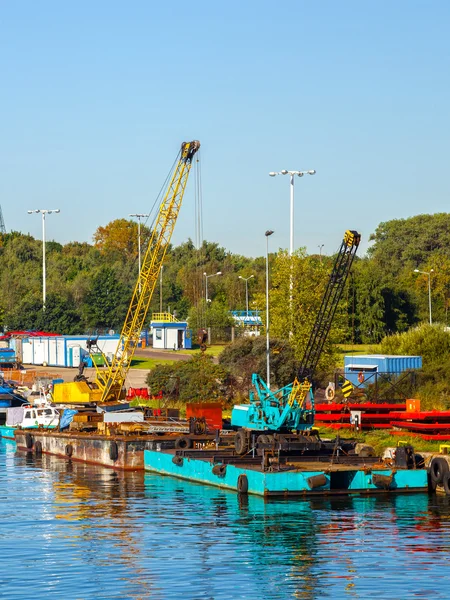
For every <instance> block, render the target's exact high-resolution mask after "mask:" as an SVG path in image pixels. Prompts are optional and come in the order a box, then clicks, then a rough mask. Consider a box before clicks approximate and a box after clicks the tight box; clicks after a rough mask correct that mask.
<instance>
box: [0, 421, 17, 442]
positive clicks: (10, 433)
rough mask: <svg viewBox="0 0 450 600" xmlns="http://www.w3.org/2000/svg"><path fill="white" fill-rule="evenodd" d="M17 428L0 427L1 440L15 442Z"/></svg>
mask: <svg viewBox="0 0 450 600" xmlns="http://www.w3.org/2000/svg"><path fill="white" fill-rule="evenodd" d="M14 431H15V427H9V426H8V425H0V438H4V439H5V440H14Z"/></svg>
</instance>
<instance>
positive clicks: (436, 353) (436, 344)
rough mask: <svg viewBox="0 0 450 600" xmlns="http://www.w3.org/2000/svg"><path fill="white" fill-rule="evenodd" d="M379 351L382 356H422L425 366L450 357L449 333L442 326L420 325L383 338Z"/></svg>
mask: <svg viewBox="0 0 450 600" xmlns="http://www.w3.org/2000/svg"><path fill="white" fill-rule="evenodd" d="M380 349H381V352H382V354H404V355H418V356H422V358H423V362H424V364H426V363H429V362H432V361H435V360H438V359H439V360H442V359H445V358H447V357H450V332H448V331H446V330H445V328H444V327H443V326H442V325H420V326H419V327H414V328H413V329H409V330H408V331H406V332H404V333H396V334H394V335H390V336H387V337H385V338H384V339H383V340H382V342H381V344H380Z"/></svg>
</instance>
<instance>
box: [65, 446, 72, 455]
mask: <svg viewBox="0 0 450 600" xmlns="http://www.w3.org/2000/svg"><path fill="white" fill-rule="evenodd" d="M64 452H65V455H66V456H68V457H69V458H70V457H71V456H72V454H73V446H72V444H67V445H66V447H65V449H64Z"/></svg>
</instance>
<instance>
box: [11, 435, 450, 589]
mask: <svg viewBox="0 0 450 600" xmlns="http://www.w3.org/2000/svg"><path fill="white" fill-rule="evenodd" d="M0 499H1V500H2V502H0V517H1V520H2V523H3V528H2V529H0V539H1V541H2V548H3V550H4V551H3V566H4V569H3V570H2V571H1V574H0V584H1V587H0V596H1V594H4V597H5V598H13V597H15V596H14V593H15V591H16V590H17V586H18V585H19V582H20V586H21V589H27V586H30V588H29V589H33V597H34V598H37V599H40V598H42V597H44V596H45V597H48V596H49V595H50V596H51V595H52V594H54V595H55V597H63V596H66V597H69V598H71V597H79V598H89V599H91V598H108V599H109V598H152V599H153V598H157V599H159V598H161V599H163V598H164V599H166V598H176V599H178V598H183V599H186V600H187V599H189V598H195V599H197V598H213V599H221V598H223V599H225V598H226V599H229V598H252V599H253V598H255V597H260V598H274V599H277V598H283V599H284V598H299V599H304V600H312V599H315V598H327V597H329V598H346V597H348V598H370V597H377V598H408V597H411V598H412V597H426V598H429V597H433V598H447V597H448V594H447V588H448V583H449V578H450V575H449V573H450V569H448V564H449V560H450V557H449V542H450V523H449V519H450V508H449V500H448V498H446V497H432V498H429V497H428V495H426V494H414V495H397V496H384V495H380V496H373V497H365V496H354V497H333V498H325V499H320V498H315V499H309V500H304V499H300V500H289V501H284V500H272V501H270V502H265V501H264V499H262V498H258V497H253V496H249V497H239V496H238V495H237V494H235V493H232V492H227V491H222V490H219V489H215V488H212V487H206V486H201V485H198V484H193V483H189V482H184V481H180V480H176V479H172V478H169V477H160V476H157V475H154V474H145V475H144V474H142V473H122V472H114V471H111V470H110V469H105V468H102V467H96V466H90V465H85V464H82V463H76V462H70V461H67V460H64V459H58V458H54V457H49V456H46V455H43V456H42V457H41V458H36V457H34V456H33V455H31V454H30V455H27V454H24V453H17V454H15V453H14V447H13V445H8V443H4V442H3V443H2V444H0ZM18 522H20V527H17V523H18ZM23 564H27V565H32V568H31V569H26V570H24V569H23V568H21V567H22V565H23ZM19 572H20V575H19ZM24 586H25V587H24ZM31 586H32V588H31ZM75 591H76V593H75Z"/></svg>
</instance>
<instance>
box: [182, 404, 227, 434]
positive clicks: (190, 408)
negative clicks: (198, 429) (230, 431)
mask: <svg viewBox="0 0 450 600" xmlns="http://www.w3.org/2000/svg"><path fill="white" fill-rule="evenodd" d="M191 417H196V418H197V419H199V418H201V417H204V418H205V421H206V425H207V426H208V431H214V430H216V429H222V405H221V404H220V403H219V402H192V403H190V404H186V418H187V419H188V420H189V419H190V418H191Z"/></svg>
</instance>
